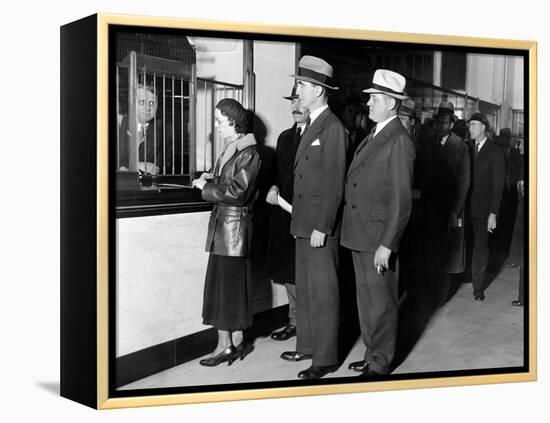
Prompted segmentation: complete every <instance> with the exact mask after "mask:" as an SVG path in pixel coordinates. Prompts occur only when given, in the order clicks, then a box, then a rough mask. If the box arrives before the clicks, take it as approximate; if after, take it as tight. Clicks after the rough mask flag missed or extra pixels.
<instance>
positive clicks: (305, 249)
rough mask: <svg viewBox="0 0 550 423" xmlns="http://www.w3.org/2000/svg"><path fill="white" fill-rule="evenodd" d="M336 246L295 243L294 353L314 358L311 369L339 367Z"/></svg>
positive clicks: (332, 241)
mask: <svg viewBox="0 0 550 423" xmlns="http://www.w3.org/2000/svg"><path fill="white" fill-rule="evenodd" d="M338 245H339V241H338V240H337V239H330V238H327V241H326V245H325V246H324V247H321V248H313V247H311V246H310V239H309V238H297V239H296V334H297V341H296V350H297V351H299V352H302V353H306V354H312V355H313V363H312V364H313V365H314V366H329V365H333V364H337V363H338V323H339V322H338V316H339V305H340V298H339V289H338V275H337V271H338Z"/></svg>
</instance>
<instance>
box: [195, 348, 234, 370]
mask: <svg viewBox="0 0 550 423" xmlns="http://www.w3.org/2000/svg"><path fill="white" fill-rule="evenodd" d="M236 354H237V349H236V348H235V347H234V346H233V345H230V346H229V347H227V348H226V349H225V350H223V351H222V352H221V353H219V354H216V355H215V356H214V357H210V358H204V359H202V360H201V361H199V364H200V365H201V366H207V367H214V366H217V365H218V364H221V363H224V362H226V361H227V365H228V366H231V364H232V363H233V361H235V359H236V357H235V355H236Z"/></svg>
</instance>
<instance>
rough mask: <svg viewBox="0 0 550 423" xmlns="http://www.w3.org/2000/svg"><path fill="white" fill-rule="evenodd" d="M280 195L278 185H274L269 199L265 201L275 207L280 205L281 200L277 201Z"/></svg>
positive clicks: (270, 190) (269, 193)
mask: <svg viewBox="0 0 550 423" xmlns="http://www.w3.org/2000/svg"><path fill="white" fill-rule="evenodd" d="M278 194H279V187H278V186H277V185H273V186H272V187H271V188H270V189H269V192H268V193H267V197H266V198H265V201H267V202H268V203H269V204H272V205H274V206H277V205H279V200H278V199H277V195H278Z"/></svg>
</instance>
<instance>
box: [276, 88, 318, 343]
mask: <svg viewBox="0 0 550 423" xmlns="http://www.w3.org/2000/svg"><path fill="white" fill-rule="evenodd" d="M283 98H284V99H286V100H290V103H291V106H290V107H291V110H292V118H293V119H294V125H292V127H291V128H289V129H287V130H285V131H283V132H281V134H280V135H279V138H278V139H277V148H276V149H275V155H276V165H275V180H274V181H273V182H274V184H273V185H272V186H271V188H270V189H269V192H268V194H267V198H266V201H267V202H268V203H269V204H271V205H273V206H276V207H273V208H272V209H271V225H270V227H269V246H268V250H267V251H268V259H269V261H268V265H267V277H268V278H269V279H271V280H273V281H274V282H275V283H281V284H284V286H285V289H286V293H287V297H288V324H287V325H286V326H285V327H284V328H283V329H281V330H278V331H276V332H273V333H272V334H271V338H272V339H274V340H275V341H286V340H287V339H289V338H291V337H293V336H296V285H295V283H294V278H295V265H294V262H295V260H296V248H295V244H296V241H295V240H294V237H293V236H292V235H291V234H290V217H291V215H290V213H288V212H287V211H285V210H283V209H282V208H281V207H279V200H278V196H281V197H282V198H283V199H284V200H285V201H287V202H288V203H292V193H293V190H294V159H295V158H296V150H298V146H299V145H300V139H301V137H302V133H303V131H304V130H305V127H306V122H307V120H308V119H309V110H308V109H306V108H304V107H301V106H300V104H299V101H298V100H299V99H298V96H297V95H296V87H294V88H293V89H292V93H291V94H290V96H286V97H283Z"/></svg>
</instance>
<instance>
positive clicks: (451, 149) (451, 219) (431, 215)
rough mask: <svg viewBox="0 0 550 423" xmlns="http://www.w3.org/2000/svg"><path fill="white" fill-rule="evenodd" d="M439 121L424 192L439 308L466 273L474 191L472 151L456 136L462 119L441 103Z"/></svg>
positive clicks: (428, 253)
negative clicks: (469, 199) (467, 221)
mask: <svg viewBox="0 0 550 423" xmlns="http://www.w3.org/2000/svg"><path fill="white" fill-rule="evenodd" d="M434 118H435V137H434V138H433V139H431V140H428V141H427V142H426V143H425V145H424V148H423V151H422V153H423V159H424V160H422V161H421V163H422V165H423V167H424V169H422V174H423V178H422V179H423V185H422V186H421V190H422V191H421V192H422V195H421V198H422V200H421V201H422V204H423V207H422V210H423V211H424V216H423V217H424V219H423V220H424V225H423V226H424V231H423V232H424V234H425V239H426V243H425V246H426V250H425V257H424V268H425V270H426V271H427V272H428V274H427V276H428V279H429V284H430V286H431V289H430V293H431V296H432V298H431V299H432V302H433V305H435V306H441V305H442V304H444V303H445V302H446V301H447V300H448V299H449V295H450V293H451V292H452V290H451V275H453V274H459V273H462V272H464V266H465V263H466V253H465V243H464V206H465V203H466V196H467V195H468V189H469V187H470V154H469V150H468V146H467V145H466V143H464V142H463V141H462V139H461V138H460V137H459V136H458V135H456V134H455V133H454V132H452V131H451V130H452V129H453V125H454V123H455V122H456V121H457V120H458V117H457V116H456V115H455V114H454V105H453V103H451V102H448V101H442V102H441V104H440V105H439V108H438V110H437V114H436V115H435V116H434Z"/></svg>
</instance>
